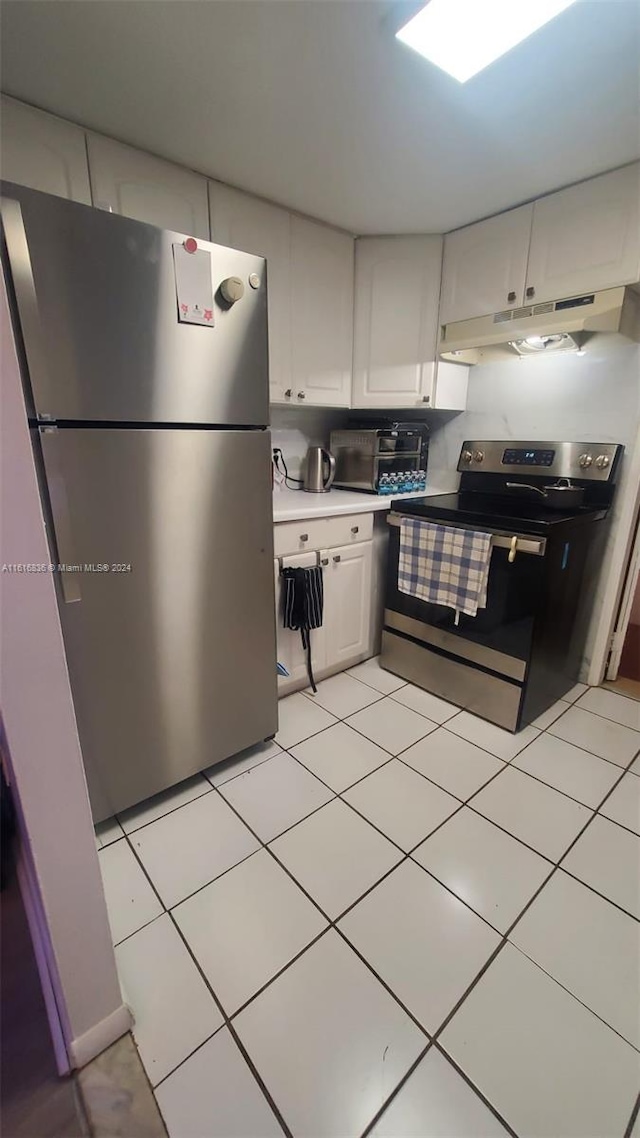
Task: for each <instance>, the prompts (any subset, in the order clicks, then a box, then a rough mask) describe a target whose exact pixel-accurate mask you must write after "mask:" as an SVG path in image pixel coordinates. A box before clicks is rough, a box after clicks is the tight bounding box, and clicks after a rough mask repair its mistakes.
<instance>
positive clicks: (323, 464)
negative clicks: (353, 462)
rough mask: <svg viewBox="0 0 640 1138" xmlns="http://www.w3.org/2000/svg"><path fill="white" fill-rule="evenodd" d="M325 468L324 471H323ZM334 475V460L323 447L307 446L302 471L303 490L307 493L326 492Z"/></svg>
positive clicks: (331, 483)
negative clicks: (304, 464) (305, 459)
mask: <svg viewBox="0 0 640 1138" xmlns="http://www.w3.org/2000/svg"><path fill="white" fill-rule="evenodd" d="M325 470H326V473H325ZM335 475H336V460H335V458H334V457H333V455H332V454H331V451H328V450H325V448H324V447H309V449H308V451H307V461H306V466H305V473H304V482H303V484H302V488H303V490H306V491H307V493H308V494H326V493H327V490H330V489H331V486H332V485H333V480H334V478H335Z"/></svg>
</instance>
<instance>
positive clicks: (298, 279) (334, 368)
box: [291, 217, 354, 407]
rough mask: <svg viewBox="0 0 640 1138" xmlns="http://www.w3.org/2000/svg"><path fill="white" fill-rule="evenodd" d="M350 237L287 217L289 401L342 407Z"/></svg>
mask: <svg viewBox="0 0 640 1138" xmlns="http://www.w3.org/2000/svg"><path fill="white" fill-rule="evenodd" d="M353 244H354V242H353V238H351V237H349V236H348V235H347V234H344V233H339V232H337V230H335V229H329V228H328V227H327V226H326V225H317V224H316V223H315V222H313V221H306V220H305V219H304V218H301V217H292V218H291V362H292V378H293V383H292V385H291V386H292V388H293V395H292V399H291V402H292V403H295V404H304V403H306V404H309V403H311V404H315V405H316V406H323V407H348V406H349V404H350V401H351V356H352V344H353Z"/></svg>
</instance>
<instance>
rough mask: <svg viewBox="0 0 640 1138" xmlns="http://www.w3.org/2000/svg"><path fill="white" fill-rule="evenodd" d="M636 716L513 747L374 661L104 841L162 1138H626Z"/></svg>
mask: <svg viewBox="0 0 640 1138" xmlns="http://www.w3.org/2000/svg"><path fill="white" fill-rule="evenodd" d="M639 713H640V704H638V703H636V702H634V701H633V700H631V699H629V698H626V697H624V696H621V695H618V694H617V693H615V692H611V691H610V690H605V689H587V688H586V687H585V686H584V685H582V684H578V685H576V687H575V688H574V689H572V691H571V692H569V693H567V694H566V695H565V697H564V699H563V700H561V701H559V702H558V703H557V704H556V705H555V706H554V708H552V709H550V710H549V712H547V713H545V714H544V715H543V716H541V717H540V718H539V719H538V720H537V722H536V724H535V725H533V726H532V727H530V728H527V729H526V730H525V731H523V732H521V733H520V734H519V735H516V736H514V735H511V734H510V733H508V732H506V731H501V730H500V729H499V728H497V727H494V726H493V725H492V724H487V723H485V722H483V721H482V720H480V719H477V718H475V717H474V716H473V715H470V714H469V713H467V712H464V711H459V709H458V708H456V707H454V706H453V705H452V704H447V703H446V702H445V701H444V700H441V699H436V698H435V697H433V696H430V695H428V694H427V693H424V692H421V691H420V690H419V689H417V688H414V687H412V686H411V685H410V684H404V683H403V682H402V681H401V680H399V679H398V678H397V677H395V676H391V675H389V673H386V672H384V671H383V670H382V669H381V668H380V666H379V664H378V661H377V660H372V661H367V662H366V663H365V664H361V665H359V666H358V667H357V668H353V669H351V670H350V671H349V673H343V674H341V675H338V676H334V677H332V678H331V679H330V680H327V681H325V682H324V683H322V684H320V685H319V690H318V695H317V697H314V696H313V695H312V694H311V693H310V692H304V693H297V694H296V695H293V696H289V697H288V698H287V699H285V700H283V701H282V702H281V704H280V731H279V732H278V736H277V741H276V742H274V743H272V744H267V745H261V746H259V747H256V748H252V749H251V751H250V752H245V753H243V754H242V755H239V756H237V757H236V758H235V759H232V760H229V761H228V762H226V763H224V764H222V765H221V766H218V767H214V768H212V769H211V770H209V771H207V772H205V774H206V777H204V776H198V777H197V778H195V779H189V780H187V782H185V783H183V784H182V785H181V786H180V787H176V788H175V789H174V790H172V791H169V792H167V793H165V794H163V795H159V796H158V797H157V798H155V799H153V800H151V801H149V802H147V803H144V804H143V805H142V806H140V807H136V808H135V809H134V810H131V811H127V812H126V813H125V814H123V815H121V816H120V818H119V819H113V820H111V821H110V822H106V823H103V824H102V825H101V826H99V827H98V832H97V835H96V841H97V845H98V857H99V859H100V862H101V866H102V872H103V878H104V883H105V893H106V897H107V905H108V910H109V916H110V920H111V925H112V931H113V938H114V943H115V944H116V957H117V962H118V968H119V971H120V976H121V980H122V984H123V990H124V993H125V997H126V999H127V1000H128V1002H129V1003H130V1004H131V1006H132V1008H133V1012H134V1015H135V1018H136V1024H135V1028H134V1035H135V1039H136V1043H137V1045H138V1049H139V1052H140V1055H141V1058H142V1061H143V1063H144V1065H145V1068H146V1071H147V1074H148V1076H149V1079H150V1082H151V1083H152V1085H153V1087H154V1091H155V1095H156V1099H157V1102H158V1104H159V1106H160V1110H161V1112H162V1114H163V1117H164V1120H165V1123H166V1125H167V1129H168V1132H169V1135H170V1138H275V1136H276V1135H278V1134H280V1135H282V1134H285V1135H288V1136H289V1138H363V1136H364V1135H372V1136H375V1138H504V1136H505V1135H508V1134H510V1135H512V1136H513V1135H516V1136H517V1138H631V1136H633V1138H638V1135H637V1131H638V1129H639V1126H640V1124H639V1123H638V1121H637V1115H636V1111H637V1103H638V1092H639V1090H640V759H639V758H638V755H639V753H640V716H639Z"/></svg>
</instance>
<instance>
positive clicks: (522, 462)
mask: <svg viewBox="0 0 640 1138" xmlns="http://www.w3.org/2000/svg"><path fill="white" fill-rule="evenodd" d="M623 449H624V448H623V447H622V446H621V445H620V444H619V443H585V442H578V443H563V442H519V441H518V442H513V441H511V440H508V441H507V440H494V441H490V442H489V441H486V440H472V439H467V440H465V442H463V444H462V449H461V451H460V458H459V461H458V470H459V471H464V472H466V473H467V474H468V475H471V474H475V473H477V474H480V473H481V472H482V473H483V474H485V473H486V474H504V475H509V474H521V475H522V474H525V475H528V476H529V477H531V478H533V477H534V476H536V475H537V476H538V477H539V478H543V477H544V478H547V479H548V478H550V477H552V476H555V477H557V478H580V479H588V480H589V481H598V482H608V481H610V480H612V479H613V477H614V476H615V472H616V468H617V466H618V461H617V460H618V458H619V456H620V455H621V454H622V451H623Z"/></svg>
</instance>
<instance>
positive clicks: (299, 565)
mask: <svg viewBox="0 0 640 1138" xmlns="http://www.w3.org/2000/svg"><path fill="white" fill-rule="evenodd" d="M316 562H317V558H316V555H315V553H303V554H301V555H300V556H299V557H285V558H284V559H283V562H282V564H283V567H284V568H287V569H310V568H311V566H312V565H315V564H316ZM274 571H275V575H276V630H277V649H278V661H279V663H281V664H284V666H285V668H286V669H287V671H288V673H289V675H288V676H279V677H278V694H279V695H286V693H287V692H290V691H295V690H296V689H297V688H303V687H306V685H307V683H308V679H307V659H306V652H305V651H304V649H303V647H302V638H301V636H300V633H299V632H294V630H293V629H292V628H285V627H284V626H283V623H282V616H283V605H284V582H283V580H282V577H281V576H280V562H279V561H275V562H274ZM311 664H312V666H313V671H314V675H315V674H316V673H317V674H318V675H321V674H322V673H323V672H324V671H325V670H326V629H325V627H324V626H323V627H322V628H317V629H314V630H313V632H312V633H311Z"/></svg>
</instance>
